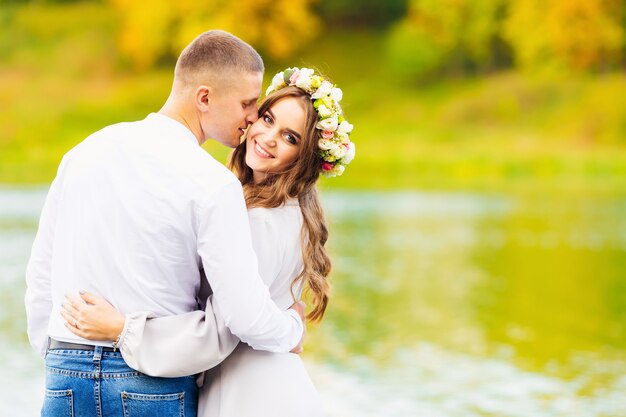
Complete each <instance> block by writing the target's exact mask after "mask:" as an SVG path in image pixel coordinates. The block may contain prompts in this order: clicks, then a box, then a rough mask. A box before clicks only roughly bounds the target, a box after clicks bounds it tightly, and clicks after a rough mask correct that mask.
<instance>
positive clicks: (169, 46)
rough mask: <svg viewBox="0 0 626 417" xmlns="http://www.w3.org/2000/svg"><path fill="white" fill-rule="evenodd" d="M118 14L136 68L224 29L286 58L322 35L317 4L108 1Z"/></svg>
mask: <svg viewBox="0 0 626 417" xmlns="http://www.w3.org/2000/svg"><path fill="white" fill-rule="evenodd" d="M109 1H110V3H111V4H112V5H113V7H114V8H115V9H116V10H117V12H118V13H119V18H120V33H119V47H120V50H121V51H122V53H123V54H124V55H125V56H127V57H128V59H130V61H131V62H132V63H133V64H134V65H135V66H136V67H138V68H146V67H149V66H151V65H153V64H154V63H155V62H156V61H158V60H159V59H160V58H162V57H164V56H167V55H174V56H176V55H178V53H180V51H181V50H182V49H183V48H184V46H185V45H187V44H188V43H189V42H190V41H191V40H192V39H193V38H195V37H196V36H197V35H198V34H200V33H202V32H205V31H207V30H209V29H222V30H226V31H228V32H231V33H233V34H234V35H236V36H238V37H240V38H241V39H243V40H245V41H246V42H248V43H250V44H251V45H252V46H254V47H255V48H256V49H257V50H259V51H260V52H261V53H262V54H263V55H265V56H269V57H271V58H276V59H280V58H286V57H289V56H290V55H291V54H293V53H294V52H295V51H297V50H298V48H299V47H301V46H302V45H303V44H305V43H306V42H309V41H310V40H312V39H313V38H314V37H315V36H316V34H317V33H318V31H319V26H320V22H319V19H318V18H317V16H316V15H315V13H314V12H313V9H312V6H313V5H314V3H316V0H238V1H226V0H205V1H197V0H175V1H171V0H109Z"/></svg>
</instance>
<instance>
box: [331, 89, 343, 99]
mask: <svg viewBox="0 0 626 417" xmlns="http://www.w3.org/2000/svg"><path fill="white" fill-rule="evenodd" d="M330 98H332V99H333V100H335V101H341V99H342V98H343V91H341V88H337V87H334V88H333V89H332V90H330Z"/></svg>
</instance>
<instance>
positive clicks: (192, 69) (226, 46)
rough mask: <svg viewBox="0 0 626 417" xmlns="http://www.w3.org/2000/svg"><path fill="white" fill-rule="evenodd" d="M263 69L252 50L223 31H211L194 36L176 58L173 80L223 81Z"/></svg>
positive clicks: (259, 58) (256, 53)
mask: <svg viewBox="0 0 626 417" xmlns="http://www.w3.org/2000/svg"><path fill="white" fill-rule="evenodd" d="M264 70H265V66H264V65H263V59H262V58H261V56H260V55H259V54H258V52H257V51H255V50H254V48H253V47H251V46H250V45H248V44H247V43H245V42H244V41H242V40H241V39H239V38H238V37H236V36H234V35H232V34H230V33H228V32H225V31H223V30H210V31H208V32H204V33H203V34H201V35H199V36H198V37H196V38H195V39H194V40H193V41H192V42H191V43H190V44H189V45H187V47H186V48H185V49H184V50H183V52H182V53H181V54H180V56H179V57H178V61H177V62H176V69H175V71H174V77H175V78H176V79H178V80H180V81H182V82H183V83H184V84H186V85H189V84H195V83H196V82H198V81H200V82H203V81H204V80H206V77H211V78H215V77H217V79H218V80H220V81H221V82H224V81H226V80H228V78H229V77H228V76H229V75H230V74H231V73H235V74H239V73H241V72H260V73H262V72H263V71H264Z"/></svg>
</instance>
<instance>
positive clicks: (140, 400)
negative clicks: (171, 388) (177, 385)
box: [122, 392, 185, 417]
mask: <svg viewBox="0 0 626 417" xmlns="http://www.w3.org/2000/svg"><path fill="white" fill-rule="evenodd" d="M122 404H123V405H124V417H155V416H164V417H174V416H175V417H184V416H185V393H184V392H179V393H176V394H137V393H133V392H122Z"/></svg>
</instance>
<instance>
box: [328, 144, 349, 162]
mask: <svg viewBox="0 0 626 417" xmlns="http://www.w3.org/2000/svg"><path fill="white" fill-rule="evenodd" d="M347 151H348V150H347V149H346V147H345V146H343V145H335V146H334V147H333V148H332V149H330V154H331V155H332V156H334V157H335V158H337V159H341V158H343V157H344V156H345V155H346V153H347Z"/></svg>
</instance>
